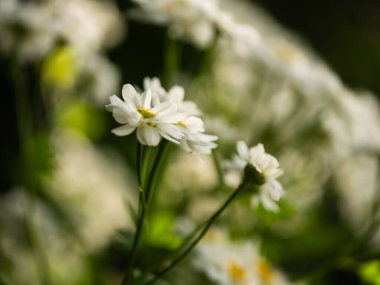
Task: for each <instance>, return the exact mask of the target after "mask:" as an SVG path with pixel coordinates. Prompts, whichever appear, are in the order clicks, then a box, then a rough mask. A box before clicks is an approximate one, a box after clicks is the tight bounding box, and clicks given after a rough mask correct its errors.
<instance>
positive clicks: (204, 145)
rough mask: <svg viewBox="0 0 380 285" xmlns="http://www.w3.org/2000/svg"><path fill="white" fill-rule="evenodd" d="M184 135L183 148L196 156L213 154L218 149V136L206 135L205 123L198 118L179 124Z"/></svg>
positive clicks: (188, 119) (191, 118) (187, 119)
mask: <svg viewBox="0 0 380 285" xmlns="http://www.w3.org/2000/svg"><path fill="white" fill-rule="evenodd" d="M177 125H178V126H179V127H180V128H181V130H182V131H183V133H184V137H183V138H182V139H181V144H180V146H181V148H182V149H183V150H185V151H187V152H192V153H195V154H211V151H212V149H214V148H216V147H217V144H216V143H215V141H216V140H217V139H218V137H217V136H213V135H208V134H205V133H204V131H205V129H204V125H203V121H202V120H201V119H200V118H198V117H194V116H191V117H187V118H186V119H184V120H182V121H180V122H178V124H177Z"/></svg>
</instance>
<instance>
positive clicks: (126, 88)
mask: <svg viewBox="0 0 380 285" xmlns="http://www.w3.org/2000/svg"><path fill="white" fill-rule="evenodd" d="M121 93H122V95H123V99H124V101H127V100H133V98H135V97H136V96H137V92H136V90H135V88H134V87H133V86H132V85H131V84H124V85H123V91H122V92H121Z"/></svg>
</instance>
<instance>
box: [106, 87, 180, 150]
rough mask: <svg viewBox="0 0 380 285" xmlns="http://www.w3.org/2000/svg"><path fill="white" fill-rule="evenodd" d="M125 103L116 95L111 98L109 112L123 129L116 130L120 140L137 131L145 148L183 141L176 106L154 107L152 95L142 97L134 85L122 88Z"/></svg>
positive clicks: (164, 103) (149, 93) (165, 103)
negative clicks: (166, 141) (162, 142)
mask: <svg viewBox="0 0 380 285" xmlns="http://www.w3.org/2000/svg"><path fill="white" fill-rule="evenodd" d="M122 95H123V99H124V101H122V100H121V99H120V98H119V97H117V96H116V95H113V96H111V97H110V101H111V104H109V105H107V106H106V108H107V110H109V111H110V112H112V114H113V116H114V118H115V120H116V121H117V122H118V123H120V124H123V126H121V127H118V128H116V129H113V130H112V132H113V133H114V134H116V135H118V136H126V135H129V134H131V133H132V132H133V131H134V130H136V129H137V139H138V140H139V142H140V143H141V144H143V145H150V146H156V145H158V144H159V142H160V141H161V137H164V138H165V139H167V140H170V141H172V142H174V143H179V140H180V139H182V138H183V136H184V135H183V133H182V132H181V131H180V129H179V127H178V126H176V123H177V122H178V121H180V120H181V118H182V115H181V114H180V113H178V112H177V106H176V104H174V103H172V102H169V101H166V102H163V103H159V104H157V105H156V106H154V107H153V104H152V91H151V90H150V89H148V90H146V91H145V92H144V93H142V94H139V93H137V92H136V90H135V89H134V88H133V86H132V85H130V84H126V85H124V86H123V91H122Z"/></svg>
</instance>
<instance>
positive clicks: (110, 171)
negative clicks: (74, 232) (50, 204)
mask: <svg viewBox="0 0 380 285" xmlns="http://www.w3.org/2000/svg"><path fill="white" fill-rule="evenodd" d="M53 139H54V144H55V150H56V160H57V167H56V170H55V171H54V175H53V177H52V181H51V187H52V189H53V190H52V191H51V196H52V198H53V199H54V200H55V201H57V202H59V203H61V204H62V205H64V207H66V209H67V212H68V213H70V214H71V215H72V217H73V218H74V219H75V221H76V222H77V225H78V231H79V233H80V235H81V238H82V239H83V243H84V246H85V247H86V249H87V250H97V249H99V248H102V247H104V246H105V245H107V243H108V242H109V241H110V239H111V238H112V237H113V236H114V234H115V231H116V230H118V229H120V228H129V229H131V228H132V227H133V222H132V219H131V217H130V215H129V213H128V210H127V207H126V203H131V204H132V203H134V198H135V197H133V194H132V193H133V192H132V191H130V189H134V185H131V181H133V180H132V179H131V177H132V173H131V177H130V176H129V170H128V169H127V168H126V167H125V165H124V163H123V162H122V161H120V160H118V157H117V155H116V154H115V153H113V152H111V151H104V150H101V149H98V148H96V147H94V146H93V145H92V144H91V143H90V142H89V141H87V140H86V139H85V138H84V137H81V136H79V135H78V134H76V133H75V134H74V133H70V132H66V133H63V134H62V133H61V134H56V136H55V137H54V138H53Z"/></svg>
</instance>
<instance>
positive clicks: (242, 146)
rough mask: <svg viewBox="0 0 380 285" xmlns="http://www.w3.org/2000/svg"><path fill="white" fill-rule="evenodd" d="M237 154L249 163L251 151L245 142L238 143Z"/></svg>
mask: <svg viewBox="0 0 380 285" xmlns="http://www.w3.org/2000/svg"><path fill="white" fill-rule="evenodd" d="M237 152H238V154H239V155H240V157H241V158H242V159H244V160H245V161H247V162H248V161H249V150H248V146H247V144H246V143H245V142H243V141H238V142H237Z"/></svg>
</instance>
